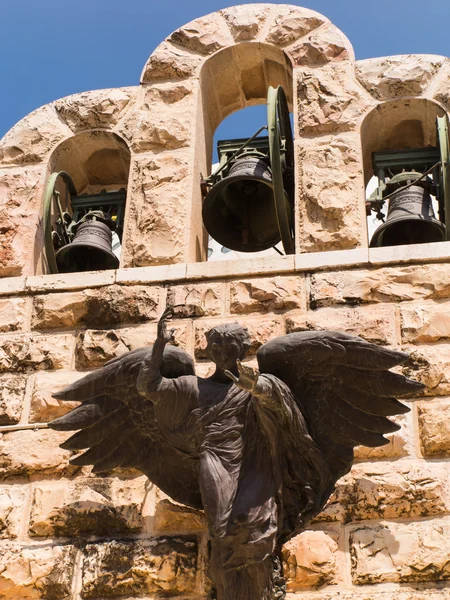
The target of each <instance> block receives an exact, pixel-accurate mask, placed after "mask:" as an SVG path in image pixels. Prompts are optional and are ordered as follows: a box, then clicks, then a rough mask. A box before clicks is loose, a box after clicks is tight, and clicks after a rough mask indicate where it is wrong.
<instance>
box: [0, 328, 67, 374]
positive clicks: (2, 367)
mask: <svg viewBox="0 0 450 600" xmlns="http://www.w3.org/2000/svg"><path fill="white" fill-rule="evenodd" d="M73 345H74V341H73V337H72V336H71V335H51V336H50V335H29V334H28V335H27V334H22V335H18V334H16V335H12V336H9V337H7V338H1V339H0V373H4V372H6V371H13V372H19V373H23V372H29V371H36V370H47V369H63V368H69V367H70V360H71V357H72V348H73Z"/></svg>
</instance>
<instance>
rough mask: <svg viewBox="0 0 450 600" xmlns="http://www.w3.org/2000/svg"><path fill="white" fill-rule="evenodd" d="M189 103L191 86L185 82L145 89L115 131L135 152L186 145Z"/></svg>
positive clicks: (189, 136) (189, 131)
mask: <svg viewBox="0 0 450 600" xmlns="http://www.w3.org/2000/svg"><path fill="white" fill-rule="evenodd" d="M193 100H194V97H193V95H192V85H191V84H188V83H182V84H180V83H178V82H177V83H172V82H171V83H166V84H160V85H158V86H152V87H148V88H146V89H145V90H144V92H143V97H142V99H141V100H140V101H139V102H138V104H137V106H136V107H135V109H134V110H133V111H132V112H131V113H130V114H129V115H128V116H127V117H126V118H125V119H124V120H123V122H122V123H121V124H120V125H119V127H118V129H117V132H118V133H119V134H120V135H122V136H123V137H124V138H125V139H126V140H127V141H128V143H129V144H130V146H131V148H132V150H133V151H134V152H135V153H140V152H149V151H152V152H158V151H161V150H176V149H178V148H184V147H186V146H189V145H190V143H191V141H192V132H193V130H194V129H195V128H194V127H193V118H194V112H195V111H194V104H193Z"/></svg>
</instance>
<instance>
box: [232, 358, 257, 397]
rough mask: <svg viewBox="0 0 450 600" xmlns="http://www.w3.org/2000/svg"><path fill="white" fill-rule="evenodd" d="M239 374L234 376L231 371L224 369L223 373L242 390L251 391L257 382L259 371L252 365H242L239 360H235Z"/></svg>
mask: <svg viewBox="0 0 450 600" xmlns="http://www.w3.org/2000/svg"><path fill="white" fill-rule="evenodd" d="M237 367H238V373H239V376H238V377H236V376H235V375H233V373H231V371H225V375H226V376H227V377H229V378H230V379H231V380H232V381H234V383H235V384H236V385H237V386H238V387H240V388H241V389H242V390H247V391H249V392H252V391H253V390H254V389H255V387H256V384H257V383H258V378H259V371H258V369H254V368H253V367H246V366H244V365H243V364H242V363H241V361H240V360H238V361H237Z"/></svg>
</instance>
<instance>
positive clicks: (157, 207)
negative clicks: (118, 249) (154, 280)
mask: <svg viewBox="0 0 450 600" xmlns="http://www.w3.org/2000/svg"><path fill="white" fill-rule="evenodd" d="M132 172H133V175H132V183H131V187H130V199H131V204H130V207H129V214H128V228H129V231H128V235H127V236H126V239H125V241H124V248H123V250H122V257H123V262H124V266H127V267H144V266H146V265H164V264H170V263H174V262H183V260H184V254H183V253H184V241H185V234H186V219H187V213H186V210H187V198H188V197H189V194H190V193H191V189H190V185H189V182H190V178H189V166H188V163H187V162H186V160H185V159H184V158H182V157H181V156H177V155H171V154H170V153H169V154H164V155H162V156H161V157H156V158H145V159H141V160H138V161H136V162H135V163H134V164H133V166H132Z"/></svg>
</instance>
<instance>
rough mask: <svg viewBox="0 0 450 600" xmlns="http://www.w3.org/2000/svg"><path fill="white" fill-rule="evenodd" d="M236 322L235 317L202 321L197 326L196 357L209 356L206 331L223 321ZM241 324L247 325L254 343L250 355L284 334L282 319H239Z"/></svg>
mask: <svg viewBox="0 0 450 600" xmlns="http://www.w3.org/2000/svg"><path fill="white" fill-rule="evenodd" d="M233 322H236V321H234V320H233V319H230V318H228V319H221V320H220V321H209V322H204V321H200V322H198V323H197V324H196V326H195V357H196V358H200V359H202V358H207V356H206V338H205V333H206V332H207V331H209V330H210V329H212V328H213V327H215V326H217V325H222V324H223V323H233ZM239 322H240V323H241V325H243V326H244V327H247V329H248V332H249V335H250V338H251V340H252V345H251V347H250V350H249V355H250V356H251V355H252V354H255V352H256V351H257V350H258V348H259V347H260V346H262V345H263V344H265V343H266V342H268V341H269V340H271V339H272V338H274V337H277V336H278V335H282V334H283V331H282V325H281V321H280V320H278V319H262V320H245V321H242V320H241V321H239Z"/></svg>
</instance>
